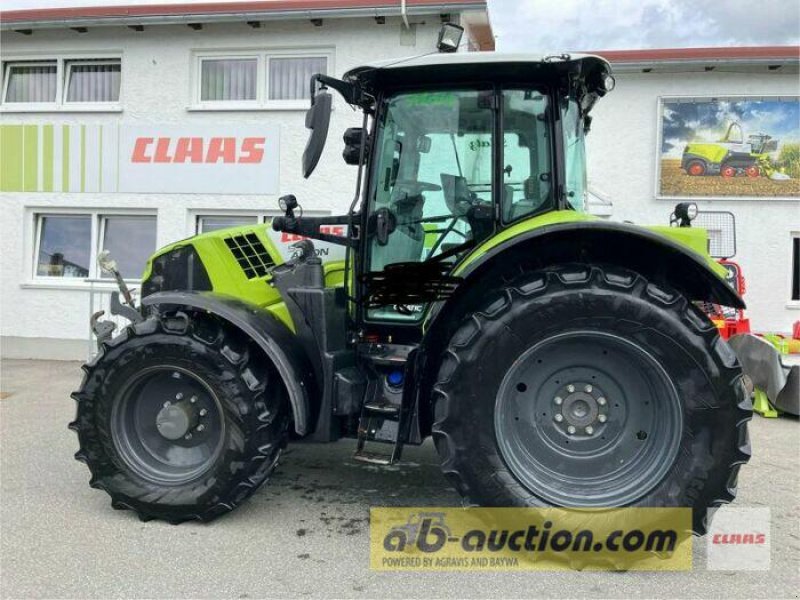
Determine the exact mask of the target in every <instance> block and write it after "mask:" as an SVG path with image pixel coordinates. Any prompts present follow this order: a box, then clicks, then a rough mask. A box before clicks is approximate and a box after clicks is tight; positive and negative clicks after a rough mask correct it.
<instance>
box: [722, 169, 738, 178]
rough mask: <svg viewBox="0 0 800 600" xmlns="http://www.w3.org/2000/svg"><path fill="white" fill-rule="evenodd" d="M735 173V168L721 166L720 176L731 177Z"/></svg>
mask: <svg viewBox="0 0 800 600" xmlns="http://www.w3.org/2000/svg"><path fill="white" fill-rule="evenodd" d="M734 175H736V169H734V168H733V167H723V168H722V176H723V177H733V176H734Z"/></svg>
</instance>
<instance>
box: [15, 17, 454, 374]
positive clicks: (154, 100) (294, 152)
mask: <svg viewBox="0 0 800 600" xmlns="http://www.w3.org/2000/svg"><path fill="white" fill-rule="evenodd" d="M412 23H415V24H414V25H413V27H412V29H413V31H412V32H409V31H406V30H404V29H403V25H402V23H401V21H400V19H397V18H387V19H386V22H385V24H383V25H381V24H378V23H376V22H375V20H374V19H325V20H324V23H323V26H322V27H315V26H314V25H313V24H311V23H310V22H309V21H282V22H276V23H269V22H267V23H264V24H263V26H262V28H260V29H253V28H251V27H248V26H247V25H245V24H244V23H241V24H211V25H205V26H204V28H203V30H201V31H193V30H192V29H190V28H188V27H186V26H159V27H155V26H154V27H147V28H145V31H143V32H134V31H132V30H130V29H128V28H123V27H113V28H97V29H90V30H89V31H88V33H85V34H78V33H76V32H73V31H70V30H66V31H36V32H35V33H34V34H33V35H31V36H23V35H20V34H15V33H4V35H3V54H4V57H3V58H4V60H10V59H12V58H13V57H14V56H15V55H26V57H27V56H29V55H41V57H42V58H46V57H55V56H58V55H60V54H62V53H64V54H68V53H80V52H95V51H108V52H120V51H121V53H122V65H123V66H122V70H123V74H122V87H121V91H120V102H121V104H122V106H123V111H122V112H120V113H110V114H108V113H99V112H97V113H96V112H90V113H86V112H83V113H70V112H63V113H53V112H50V113H8V112H6V113H3V114H2V115H0V117H2V122H3V123H4V124H12V123H20V124H41V123H59V124H60V123H65V124H116V123H123V124H141V125H150V124H154V125H160V126H169V125H186V124H207V123H220V124H228V123H230V124H238V125H242V124H245V125H246V124H263V123H271V124H277V125H278V126H279V127H280V176H279V180H280V183H279V192H278V193H277V194H272V195H228V194H226V195H224V196H222V197H220V196H218V195H216V194H164V195H159V194H122V193H117V194H98V193H94V194H90V193H4V194H3V200H2V212H0V215H1V216H0V255H1V256H2V272H1V273H0V275H1V276H2V284H3V285H2V288H1V289H0V294H1V295H2V297H1V302H0V335H2V342H3V347H2V353H3V355H4V356H17V357H45V358H46V357H51V358H83V357H84V356H85V355H86V351H87V340H88V336H89V325H88V317H89V294H88V289H87V285H86V284H84V283H83V282H74V283H71V284H70V283H61V282H59V283H58V284H56V285H52V284H41V283H37V282H35V281H34V280H33V277H32V275H31V273H32V254H33V243H34V242H33V237H34V235H35V233H34V230H33V220H32V212H33V211H34V210H40V211H46V210H50V209H51V208H53V207H58V208H61V207H67V208H82V209H98V208H99V209H105V208H114V209H126V210H127V209H136V210H146V211H152V212H155V213H157V217H158V225H157V227H158V230H157V242H158V245H159V246H161V245H164V244H166V243H168V242H172V241H175V240H178V239H182V238H184V237H187V236H188V235H191V234H192V233H194V222H193V215H194V214H195V213H194V212H192V211H200V212H204V211H209V212H213V211H218V210H220V209H224V210H226V211H235V210H241V211H262V212H263V211H265V210H276V209H277V199H278V196H279V195H282V194H286V193H293V194H295V195H296V196H297V197H298V199H299V201H300V203H301V204H302V205H303V207H304V209H305V210H306V211H330V212H332V213H338V212H342V211H345V210H346V209H347V207H348V206H349V204H350V201H351V200H352V195H353V191H354V185H355V175H356V167H352V166H348V165H346V164H344V162H343V160H342V158H341V150H342V144H341V134H342V133H343V132H344V130H345V129H346V128H347V127H353V126H359V125H360V124H361V121H360V118H359V116H358V114H357V113H355V112H353V111H352V110H351V109H350V107H348V106H347V105H346V104H345V103H344V102H343V101H341V100H340V99H339V98H338V97H337V96H336V94H334V96H335V101H334V113H333V117H332V121H331V126H330V131H329V140H328V144H329V145H328V147H327V149H326V151H325V154H324V155H323V158H322V160H321V161H320V164H319V167H318V168H317V170H316V172H315V173H314V175H313V176H312V177H311V178H310V179H308V180H306V179H303V178H302V176H301V170H300V157H301V155H302V152H303V147H304V145H305V142H306V138H307V133H308V131H307V130H306V129H305V127H304V111H303V110H256V111H233V112H228V111H225V112H222V111H217V112H205V111H191V110H187V107H189V106H190V105H191V104H192V83H191V81H192V69H194V68H195V67H194V64H193V53H194V52H197V51H203V50H231V49H244V48H247V49H251V48H259V49H260V48H268V49H279V50H288V49H297V50H301V51H303V50H313V49H325V50H330V51H331V52H332V60H331V62H330V63H329V71H328V72H329V74H332V75H335V76H341V75H342V74H343V73H344V72H345V71H347V70H348V69H350V68H352V67H355V66H358V65H360V64H363V63H365V62H371V61H375V60H383V59H391V58H400V57H405V56H410V55H416V54H422V53H427V52H431V51H434V50H435V44H436V39H437V35H438V31H439V26H440V21H439V17H438V15H436V16H432V17H431V18H428V19H427V20H426V21H425V20H423V19H421V18H414V19H413V20H412Z"/></svg>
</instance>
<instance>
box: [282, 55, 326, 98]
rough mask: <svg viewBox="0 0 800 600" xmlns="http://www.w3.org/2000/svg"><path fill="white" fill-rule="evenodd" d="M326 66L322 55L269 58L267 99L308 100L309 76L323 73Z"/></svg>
mask: <svg viewBox="0 0 800 600" xmlns="http://www.w3.org/2000/svg"><path fill="white" fill-rule="evenodd" d="M327 66H328V61H327V59H326V58H325V57H324V56H303V57H286V58H283V57H281V58H274V57H273V58H270V59H269V67H268V72H269V99H270V100H308V99H309V98H311V87H310V85H309V81H310V80H311V76H312V75H314V74H316V73H323V74H325V73H326V71H327Z"/></svg>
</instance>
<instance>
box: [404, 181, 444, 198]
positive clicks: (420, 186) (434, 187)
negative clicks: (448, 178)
mask: <svg viewBox="0 0 800 600" xmlns="http://www.w3.org/2000/svg"><path fill="white" fill-rule="evenodd" d="M398 188H399V189H402V190H403V191H404V192H406V193H408V194H409V195H410V196H416V195H418V194H420V193H422V192H438V191H439V190H441V189H442V186H440V185H439V184H437V183H429V182H427V181H415V180H413V179H398V180H396V181H395V182H394V190H395V191H397V190H398Z"/></svg>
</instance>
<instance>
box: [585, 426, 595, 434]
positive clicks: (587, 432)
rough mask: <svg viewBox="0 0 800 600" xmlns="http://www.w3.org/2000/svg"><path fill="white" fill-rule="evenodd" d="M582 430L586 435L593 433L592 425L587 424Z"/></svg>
mask: <svg viewBox="0 0 800 600" xmlns="http://www.w3.org/2000/svg"><path fill="white" fill-rule="evenodd" d="M584 431H586V435H592V434H593V433H594V427H592V426H591V425H589V426H588V427H587V428H586V429H585V430H584Z"/></svg>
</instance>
